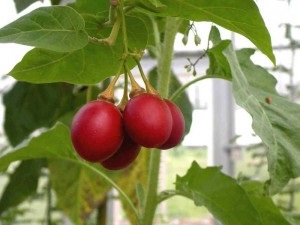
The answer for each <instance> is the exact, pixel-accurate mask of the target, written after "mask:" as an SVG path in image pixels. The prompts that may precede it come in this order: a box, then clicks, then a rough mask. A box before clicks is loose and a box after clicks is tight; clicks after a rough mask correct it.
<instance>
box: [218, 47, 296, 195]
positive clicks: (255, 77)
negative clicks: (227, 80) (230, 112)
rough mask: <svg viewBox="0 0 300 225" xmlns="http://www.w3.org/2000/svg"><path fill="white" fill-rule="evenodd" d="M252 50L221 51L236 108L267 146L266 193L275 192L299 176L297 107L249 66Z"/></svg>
mask: <svg viewBox="0 0 300 225" xmlns="http://www.w3.org/2000/svg"><path fill="white" fill-rule="evenodd" d="M253 53H254V50H253V49H244V50H241V51H239V52H238V54H237V55H236V53H235V52H234V50H233V48H232V46H231V45H230V47H229V48H227V49H226V50H225V51H224V54H225V56H226V57H227V59H228V62H229V64H230V68H231V73H232V82H233V92H234V96H235V99H236V102H237V104H239V105H240V106H241V107H243V108H244V109H245V110H247V111H248V113H250V114H251V116H252V118H253V124H252V126H253V129H254V131H255V133H256V134H257V135H259V137H260V138H261V139H262V141H263V142H264V143H265V144H266V145H267V146H268V151H267V158H268V170H269V174H270V181H269V192H270V194H275V193H277V192H279V191H280V190H281V189H282V188H283V187H284V186H285V185H286V184H287V183H288V181H289V180H290V179H292V178H296V177H299V176H300V164H299V160H300V153H299V148H300V121H299V118H300V106H299V105H298V104H296V103H292V102H289V101H288V100H287V99H285V98H283V97H281V96H279V95H278V94H277V92H276V90H275V85H276V79H275V78H274V77H273V76H272V75H271V74H269V73H268V72H267V71H266V70H265V69H263V68H262V67H260V66H257V65H255V64H253V62H252V61H251V60H250V56H251V55H252V54H253Z"/></svg>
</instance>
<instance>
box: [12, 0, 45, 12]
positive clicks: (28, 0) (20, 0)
mask: <svg viewBox="0 0 300 225" xmlns="http://www.w3.org/2000/svg"><path fill="white" fill-rule="evenodd" d="M42 1H43V0H14V2H15V6H16V9H17V12H18V13H19V12H21V11H22V10H24V9H26V8H27V7H28V6H30V5H31V4H32V3H34V2H42Z"/></svg>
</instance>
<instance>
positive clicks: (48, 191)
mask: <svg viewBox="0 0 300 225" xmlns="http://www.w3.org/2000/svg"><path fill="white" fill-rule="evenodd" d="M51 189H52V185H51V180H50V175H48V183H47V225H51V224H52V218H51V210H52V209H51V208H52V195H51Z"/></svg>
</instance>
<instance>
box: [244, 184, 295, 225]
mask: <svg viewBox="0 0 300 225" xmlns="http://www.w3.org/2000/svg"><path fill="white" fill-rule="evenodd" d="M241 187H242V188H243V189H244V190H245V191H246V193H247V195H248V197H249V199H250V201H251V202H252V204H253V205H254V206H255V208H256V210H257V212H258V214H259V216H260V218H261V220H262V222H263V224H270V225H272V224H280V225H281V224H282V225H283V224H290V223H289V222H288V221H287V220H286V219H285V218H284V217H283V215H282V214H281V212H280V210H279V208H278V207H277V206H276V205H275V204H274V202H273V200H272V198H270V197H268V196H266V195H265V191H264V184H263V183H260V182H258V181H246V182H243V183H241Z"/></svg>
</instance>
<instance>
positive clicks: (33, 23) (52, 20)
mask: <svg viewBox="0 0 300 225" xmlns="http://www.w3.org/2000/svg"><path fill="white" fill-rule="evenodd" d="M84 29H85V23H84V20H83V18H82V17H81V16H80V15H79V14H78V13H77V12H76V11H75V10H74V9H72V8H70V7H68V6H51V7H41V8H38V9H36V10H34V11H32V12H30V13H29V14H27V15H25V16H22V17H20V18H19V19H17V20H15V21H13V22H12V23H10V24H8V25H7V26H5V27H3V28H1V29H0V43H17V44H22V45H29V46H35V47H39V48H45V49H49V50H53V51H57V52H71V51H75V50H77V49H81V48H83V47H84V46H86V45H87V43H88V35H87V33H86V32H85V30H84Z"/></svg>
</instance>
